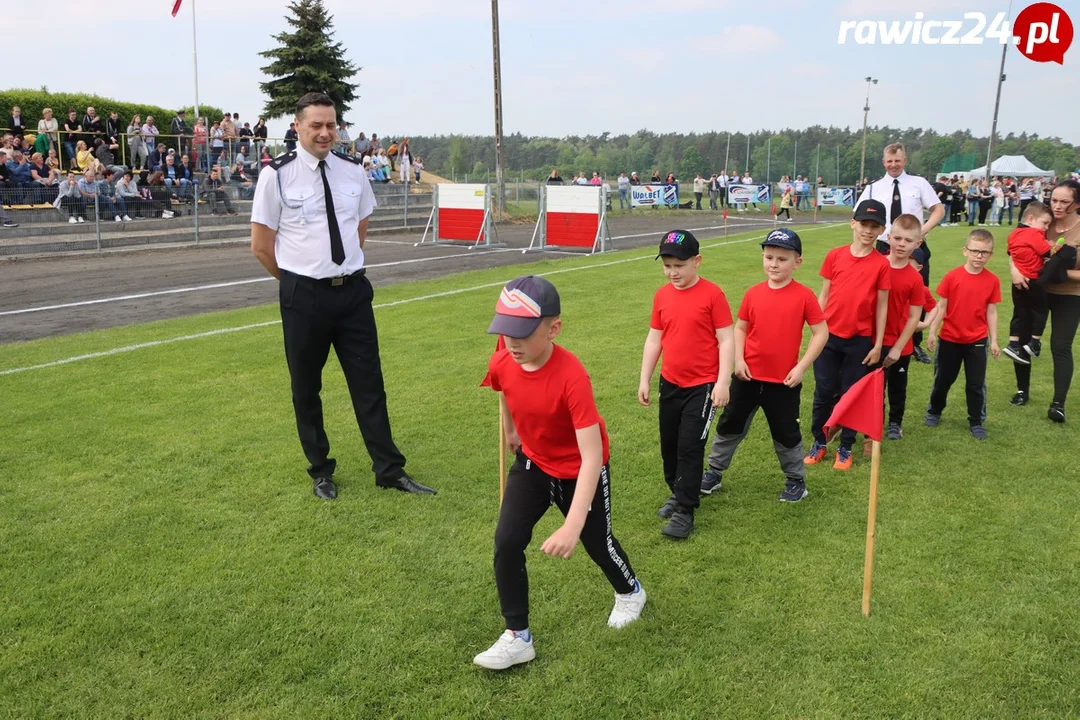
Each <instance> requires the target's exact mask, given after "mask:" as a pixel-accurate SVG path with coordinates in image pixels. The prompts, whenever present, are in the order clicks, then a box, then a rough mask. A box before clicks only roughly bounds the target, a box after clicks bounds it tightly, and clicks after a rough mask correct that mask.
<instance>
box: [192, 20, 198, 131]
mask: <svg viewBox="0 0 1080 720" xmlns="http://www.w3.org/2000/svg"><path fill="white" fill-rule="evenodd" d="M191 61H192V66H193V69H194V71H195V118H194V122H195V125H198V124H199V45H198V43H197V42H196V40H195V0H191ZM192 127H194V125H192Z"/></svg>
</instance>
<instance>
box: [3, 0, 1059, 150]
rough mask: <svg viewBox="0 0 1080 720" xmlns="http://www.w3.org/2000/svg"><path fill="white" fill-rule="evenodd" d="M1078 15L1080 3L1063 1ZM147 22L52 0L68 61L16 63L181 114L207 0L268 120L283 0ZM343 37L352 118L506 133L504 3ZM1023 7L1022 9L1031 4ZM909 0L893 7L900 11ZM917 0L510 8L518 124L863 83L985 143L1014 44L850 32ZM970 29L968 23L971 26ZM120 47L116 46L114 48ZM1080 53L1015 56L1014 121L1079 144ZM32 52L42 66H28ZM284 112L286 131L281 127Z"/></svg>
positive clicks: (842, 93)
mask: <svg viewBox="0 0 1080 720" xmlns="http://www.w3.org/2000/svg"><path fill="white" fill-rule="evenodd" d="M1058 3H1059V4H1060V5H1062V6H1063V7H1065V8H1066V10H1068V11H1069V12H1070V13H1071V15H1072V18H1073V20H1074V22H1077V23H1080V12H1077V10H1078V9H1080V8H1078V7H1077V6H1078V3H1077V2H1076V0H1058ZM137 4H138V7H139V11H138V13H137V14H136V13H134V12H130V11H128V10H123V11H118V12H115V13H114V12H94V13H88V12H86V5H85V2H84V0H58V1H56V0H54V2H53V3H52V4H51V5H50V8H51V9H50V15H51V16H53V17H76V16H77V17H79V20H78V27H79V32H78V35H79V37H82V38H90V37H93V38H95V41H94V42H93V43H92V44H91V46H88V47H80V49H78V50H73V51H71V52H62V53H52V52H42V51H41V45H40V41H41V35H40V34H39V33H33V32H22V31H17V30H14V29H10V31H9V32H7V33H5V39H4V44H5V56H6V57H8V58H13V57H15V58H17V57H22V58H27V59H28V62H27V64H26V65H25V68H26V72H25V74H24V75H23V78H25V79H23V80H18V81H15V80H13V79H12V76H11V75H10V74H8V75H6V77H5V84H6V85H15V84H21V85H27V86H30V87H35V88H36V87H39V86H41V85H47V86H48V87H49V88H50V89H52V90H67V91H88V92H94V93H98V94H101V95H104V96H107V97H115V98H117V99H121V100H125V101H138V100H143V101H146V102H152V103H155V104H158V105H162V106H165V107H174V106H177V105H180V104H190V103H191V102H192V101H193V100H194V83H193V72H192V56H191V30H192V27H191V25H192V23H191V17H192V5H193V4H194V6H195V7H194V9H195V13H196V17H197V23H198V41H199V44H198V50H199V96H200V99H201V100H202V101H203V102H204V103H208V104H212V105H215V106H218V107H222V108H224V109H227V110H230V111H235V112H239V113H240V115H241V119H242V120H247V121H250V122H252V123H253V122H254V121H255V119H256V117H257V115H258V114H259V112H260V111H261V108H262V105H263V102H264V98H263V97H262V94H261V92H260V91H259V85H258V84H259V82H260V81H262V80H264V79H265V78H264V77H263V75H262V73H261V72H260V70H259V68H260V67H261V66H262V65H263V64H265V61H264V60H263V59H262V58H260V57H259V56H258V54H257V53H258V52H259V51H260V50H264V49H267V48H268V47H270V46H271V45H272V44H273V43H272V41H271V38H270V36H271V35H272V34H274V33H276V32H279V31H281V30H283V29H285V27H286V24H285V21H284V19H283V15H284V13H285V10H286V8H287V5H288V3H287V2H284V1H283V0H212V1H211V0H183V6H182V7H181V10H180V14H179V15H178V16H177V17H176V18H172V17H171V16H170V14H169V13H170V10H171V8H172V4H173V0H139V2H138V3H137ZM325 4H326V6H327V8H328V9H329V10H330V12H331V13H332V14H333V15H334V18H335V29H336V39H338V40H340V41H342V42H343V43H344V45H345V47H346V49H347V51H348V55H349V57H350V58H351V59H352V60H353V61H354V62H355V63H356V64H357V65H360V66H363V68H364V69H363V71H362V72H361V73H360V74H359V75H358V76H357V78H356V80H355V81H358V82H359V83H360V89H359V93H360V95H361V96H362V97H361V99H360V100H358V101H357V102H355V103H354V106H353V108H352V110H351V111H350V112H349V113H348V115H347V119H348V120H349V122H352V123H354V124H355V126H356V127H355V128H354V131H356V130H364V131H366V132H368V133H369V134H370V133H371V132H372V131H375V132H378V133H379V134H380V135H397V134H402V133H407V134H413V135H428V134H446V133H465V134H490V133H492V132H493V127H494V120H493V117H494V115H493V102H492V89H491V88H492V59H491V4H490V2H488V0H451V1H449V2H448V1H447V0H405V1H404V2H402V3H394V2H360V1H358V0H325ZM924 4H925V7H924V8H923V11H924V12H925V15H926V17H927V18H936V19H957V20H960V19H962V17H963V13H964V12H965V11H972V10H979V11H982V12H983V13H985V14H986V15H987V17H988V19H990V18H992V17H993V15H994V14H995V13H997V12H1001V11H1004V10H1006V9H1007V7H1008V3H1007V2H999V1H997V0H994V1H992V2H976V1H975V0H964V1H962V2H961V1H959V0H934V1H933V2H929V1H927V2H925V3H924ZM1028 4H1029V3H1028V2H1026V1H1025V0H1020V2H1017V3H1016V6H1015V8H1014V11H1013V16H1014V17H1015V16H1016V14H1017V13H1018V12H1019V11H1020V9H1022V8H1023V7H1025V6H1026V5H1028ZM905 5H906V6H907V7H906V8H903V9H897V8H898V7H899V6H905ZM917 10H919V7H916V6H915V5H913V4H911V3H909V2H904V1H902V0H900V1H898V0H841V1H838V2H810V1H809V0H783V1H777V0H756V1H754V2H747V1H746V0H670V2H666V3H642V2H630V1H629V0H620V1H619V2H614V1H610V0H502V1H501V2H500V7H499V12H500V21H501V22H500V24H501V26H502V27H501V42H502V72H503V104H504V129H505V132H506V133H512V132H522V133H524V134H527V135H552V136H558V137H562V136H565V135H570V134H575V135H584V134H598V133H601V132H603V131H611V132H612V133H613V134H618V133H631V132H634V131H635V130H638V129H641V128H648V129H649V130H652V131H655V132H665V131H681V132H690V131H693V132H708V131H713V130H715V131H720V132H724V131H729V130H730V131H733V132H739V131H747V130H760V129H780V128H784V127H794V128H802V127H807V126H810V125H815V124H820V125H836V126H841V127H843V126H850V127H853V128H857V127H859V126H860V125H861V124H862V106H863V100H864V96H865V91H866V83H865V82H864V81H863V78H864V77H865V76H867V75H872V76H874V77H876V78H879V79H880V82H879V84H878V85H876V86H874V87H873V89H872V91H871V97H870V106H871V111H870V123H871V125H873V124H888V125H891V126H894V127H897V126H899V127H923V128H928V127H932V128H934V129H935V130H937V131H939V132H943V133H944V132H950V131H953V130H957V129H962V128H970V129H971V130H972V132H974V133H975V134H976V135H987V134H988V133H989V130H990V122H991V119H992V115H993V107H994V91H995V87H996V77H997V67H998V63H999V62H1000V55H1001V46H1000V45H999V44H997V43H996V42H989V41H988V42H986V43H985V44H982V45H965V46H932V47H931V46H925V45H919V46H914V45H902V46H880V45H877V46H869V45H857V44H854V43H853V42H850V41H849V43H848V44H846V45H839V44H838V43H837V35H838V30H839V27H840V22H841V21H842V20H866V19H872V20H879V19H880V20H893V19H900V20H910V19H913V18H914V13H915V12H916V11H917ZM970 25H971V24H970V23H968V24H967V25H966V26H965V29H966V28H969V27H970ZM110 38H111V39H110ZM1078 54H1080V50H1078V49H1077V48H1075V47H1074V48H1072V49H1071V50H1070V51H1069V52H1068V53H1067V54H1066V55H1065V62H1064V65H1063V66H1062V65H1057V64H1055V63H1035V62H1032V61H1031V60H1028V59H1027V58H1025V57H1023V56H1022V55H1021V54H1020V53H1019V52H1017V51H1016V50H1015V49H1012V48H1011V49H1010V50H1009V52H1008V59H1007V61H1006V67H1005V72H1006V74H1007V76H1008V81H1007V82H1006V83H1005V84H1004V90H1003V93H1002V103H1001V105H1002V107H1001V113H1000V118H999V125H998V127H999V131H1000V132H1002V133H1003V134H1004V133H1008V132H1010V131H1013V132H1017V133H1019V132H1023V131H1027V132H1029V133H1038V134H1039V135H1041V136H1059V137H1061V138H1062V139H1064V140H1066V141H1068V142H1072V143H1075V144H1080V56H1078ZM30 58H32V63H31V62H29V59H30ZM287 123H288V120H283V119H279V120H277V121H272V122H271V123H270V131H271V135H278V136H280V135H281V134H283V132H284V130H285V128H286V126H287Z"/></svg>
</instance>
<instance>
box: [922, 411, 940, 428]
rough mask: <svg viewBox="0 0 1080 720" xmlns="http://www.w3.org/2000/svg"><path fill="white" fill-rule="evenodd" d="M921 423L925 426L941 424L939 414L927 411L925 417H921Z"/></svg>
mask: <svg viewBox="0 0 1080 720" xmlns="http://www.w3.org/2000/svg"><path fill="white" fill-rule="evenodd" d="M923 424H924V425H926V427H937V426H938V425H940V424H941V416H940V415H935V414H934V413H932V412H928V413H926V417H924V418H923Z"/></svg>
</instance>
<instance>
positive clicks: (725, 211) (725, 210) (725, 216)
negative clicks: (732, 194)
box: [724, 207, 727, 220]
mask: <svg viewBox="0 0 1080 720" xmlns="http://www.w3.org/2000/svg"><path fill="white" fill-rule="evenodd" d="M724 219H725V220H727V207H725V208H724Z"/></svg>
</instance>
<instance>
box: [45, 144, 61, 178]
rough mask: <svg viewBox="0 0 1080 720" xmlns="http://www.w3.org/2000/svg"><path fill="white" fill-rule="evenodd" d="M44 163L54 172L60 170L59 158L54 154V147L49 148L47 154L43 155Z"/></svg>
mask: <svg viewBox="0 0 1080 720" xmlns="http://www.w3.org/2000/svg"><path fill="white" fill-rule="evenodd" d="M45 164H46V165H48V166H49V167H51V168H52V169H53V170H55V171H56V172H58V173H59V172H60V158H58V157H57V156H56V150H55V149H51V150H49V154H48V155H46V156H45Z"/></svg>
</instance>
